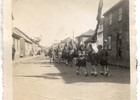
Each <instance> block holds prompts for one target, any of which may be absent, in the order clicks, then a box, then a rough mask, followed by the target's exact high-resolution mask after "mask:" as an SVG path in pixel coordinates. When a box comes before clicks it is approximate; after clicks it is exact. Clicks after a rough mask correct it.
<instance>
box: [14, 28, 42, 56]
mask: <svg viewBox="0 0 140 100" xmlns="http://www.w3.org/2000/svg"><path fill="white" fill-rule="evenodd" d="M12 37H13V45H14V46H15V50H16V52H15V59H18V58H21V57H25V56H31V55H36V54H37V52H38V51H39V50H40V46H39V44H38V43H37V42H36V41H35V40H33V39H31V38H29V37H28V36H27V34H25V33H23V32H22V31H21V30H19V29H18V28H16V27H15V28H13V32H12ZM31 53H32V54H31Z"/></svg>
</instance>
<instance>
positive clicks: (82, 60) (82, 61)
mask: <svg viewBox="0 0 140 100" xmlns="http://www.w3.org/2000/svg"><path fill="white" fill-rule="evenodd" d="M76 66H78V69H77V75H79V70H80V68H81V67H84V69H85V76H87V75H88V73H87V67H86V53H85V46H84V45H83V44H82V45H80V48H79V51H78V59H77V64H76Z"/></svg>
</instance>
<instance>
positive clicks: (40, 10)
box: [12, 0, 120, 46]
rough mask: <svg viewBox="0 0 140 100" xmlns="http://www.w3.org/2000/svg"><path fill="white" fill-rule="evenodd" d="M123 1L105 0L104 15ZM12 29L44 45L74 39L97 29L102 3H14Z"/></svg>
mask: <svg viewBox="0 0 140 100" xmlns="http://www.w3.org/2000/svg"><path fill="white" fill-rule="evenodd" d="M119 1H120V0H104V1H103V3H104V5H103V13H104V12H106V11H107V10H108V9H110V8H111V7H112V6H113V5H115V4H116V3H117V2H119ZM12 3H13V4H12V13H13V16H14V20H13V27H17V28H18V29H20V30H21V31H23V32H24V33H26V34H27V35H29V36H30V37H33V38H36V37H41V43H40V44H41V45H43V46H50V45H51V44H52V43H54V42H56V41H60V40H63V39H65V38H67V37H71V38H72V37H73V34H74V37H76V36H78V35H80V34H82V33H84V32H86V31H88V30H89V29H93V30H94V29H95V26H96V16H97V9H98V4H99V0H13V2H12Z"/></svg>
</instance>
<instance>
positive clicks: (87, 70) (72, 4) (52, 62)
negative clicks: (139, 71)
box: [5, 0, 136, 100]
mask: <svg viewBox="0 0 140 100" xmlns="http://www.w3.org/2000/svg"><path fill="white" fill-rule="evenodd" d="M132 1H133V0H132ZM132 1H131V0H12V1H11V16H10V17H11V33H9V35H8V36H7V37H8V38H10V39H11V40H10V42H8V43H9V45H11V49H9V50H11V51H10V55H9V56H8V58H9V59H11V64H12V65H11V66H9V67H10V68H11V70H10V71H11V80H12V81H11V83H12V91H10V92H11V93H12V100H136V99H135V98H136V97H135V95H134V94H135V85H136V84H135V77H136V76H135V70H133V69H136V65H135V64H136V63H135V57H133V56H134V53H135V48H136V47H135V43H134V42H133V41H134V40H135V36H134V34H133V33H134V32H135V31H133V28H131V27H134V26H133V20H134V19H133V17H132V16H131V15H132V13H131V12H134V11H133V10H132V9H131V8H132V7H131V6H130V5H131V4H133V2H132ZM132 32H133V33H132ZM6 41H8V40H6ZM132 42H133V43H134V45H133V43H132ZM5 50H6V48H5ZM8 54H9V53H7V55H8ZM10 57H11V58H10ZM5 63H8V60H7V59H6V61H5ZM5 66H6V65H5ZM7 67H8V66H7ZM5 73H6V74H5V75H7V73H8V72H5ZM132 75H134V78H132V77H133V76H132ZM133 79H134V81H133ZM5 82H6V83H9V82H7V80H6V81H5ZM133 82H134V83H133ZM9 84H10V83H9ZM132 88H133V89H132ZM133 91H134V92H133ZM132 92H133V93H132ZM133 97H134V98H133ZM5 100H6V99H5Z"/></svg>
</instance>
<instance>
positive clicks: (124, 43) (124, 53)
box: [103, 0, 130, 61]
mask: <svg viewBox="0 0 140 100" xmlns="http://www.w3.org/2000/svg"><path fill="white" fill-rule="evenodd" d="M128 1H129V0H121V1H120V2H118V3H117V4H116V5H114V6H113V7H112V8H110V9H109V10H108V11H107V12H105V13H104V24H103V26H104V27H103V29H104V30H103V33H104V36H103V39H104V40H107V45H108V50H109V52H110V53H109V54H110V56H112V57H114V58H121V59H123V60H128V61H129V56H130V54H129V51H130V50H129V2H128Z"/></svg>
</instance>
